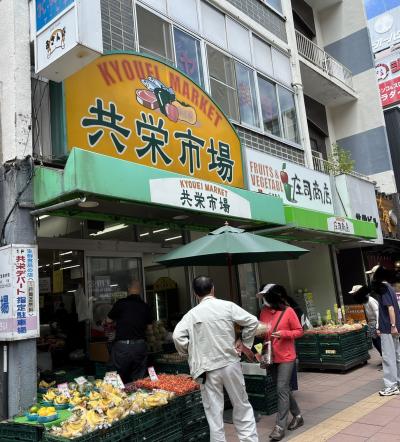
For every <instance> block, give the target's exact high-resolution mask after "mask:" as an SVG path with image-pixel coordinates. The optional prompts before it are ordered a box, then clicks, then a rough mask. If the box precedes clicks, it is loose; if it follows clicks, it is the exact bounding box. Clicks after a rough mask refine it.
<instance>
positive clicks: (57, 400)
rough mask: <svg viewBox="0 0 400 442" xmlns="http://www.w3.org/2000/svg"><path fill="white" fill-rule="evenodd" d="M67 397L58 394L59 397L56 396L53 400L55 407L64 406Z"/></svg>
mask: <svg viewBox="0 0 400 442" xmlns="http://www.w3.org/2000/svg"><path fill="white" fill-rule="evenodd" d="M68 400H69V399H68V398H67V396H64V395H63V394H60V395H59V396H56V397H55V398H54V403H55V404H57V405H64V404H66V403H67V402H68Z"/></svg>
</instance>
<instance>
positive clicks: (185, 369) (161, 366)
mask: <svg viewBox="0 0 400 442" xmlns="http://www.w3.org/2000/svg"><path fill="white" fill-rule="evenodd" d="M154 367H155V369H156V371H157V373H166V374H190V368H189V364H188V363H187V362H182V363H178V364H173V363H169V362H165V361H160V362H157V361H156V362H155V364H154Z"/></svg>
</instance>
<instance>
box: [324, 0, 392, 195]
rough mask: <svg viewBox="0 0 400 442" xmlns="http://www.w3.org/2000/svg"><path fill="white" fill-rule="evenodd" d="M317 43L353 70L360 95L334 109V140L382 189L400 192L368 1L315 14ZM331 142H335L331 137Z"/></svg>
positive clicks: (346, 0)
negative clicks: (368, 18) (372, 42)
mask: <svg viewBox="0 0 400 442" xmlns="http://www.w3.org/2000/svg"><path fill="white" fill-rule="evenodd" d="M315 18H316V20H317V22H318V24H317V36H318V45H319V46H320V47H323V48H324V49H325V51H326V52H328V53H329V54H330V55H332V56H333V57H335V58H336V59H337V60H338V61H339V62H341V63H342V64H343V65H344V66H346V67H347V68H348V69H350V70H351V71H352V73H353V87H354V89H355V90H356V92H357V94H358V99H357V100H354V101H353V102H350V103H347V104H344V105H341V106H337V107H330V109H329V111H328V119H329V120H330V121H329V123H330V125H331V126H332V128H333V131H334V134H335V141H336V142H337V143H338V144H339V145H340V146H341V147H343V148H345V149H347V150H348V151H349V152H350V153H351V154H352V157H353V159H354V160H355V170H357V171H358V172H360V173H363V174H365V175H370V176H373V177H374V179H376V180H377V182H378V186H379V187H380V189H381V190H382V191H384V192H387V193H393V192H395V191H396V187H395V183H394V180H393V174H392V172H391V170H392V162H391V158H390V151H389V145H388V141H387V136H386V132H385V121H384V118H383V112H382V108H381V103H380V97H379V89H378V84H377V80H376V74H375V65H374V60H373V55H372V50H371V45H370V41H369V36H368V29H367V21H366V17H365V12H364V4H363V0H344V1H343V2H341V3H338V4H336V5H334V6H332V7H330V8H326V9H324V10H323V11H321V12H320V13H318V14H315ZM331 141H332V140H331Z"/></svg>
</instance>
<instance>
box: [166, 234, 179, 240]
mask: <svg viewBox="0 0 400 442" xmlns="http://www.w3.org/2000/svg"><path fill="white" fill-rule="evenodd" d="M179 238H182V235H178V236H172V237H171V238H165V240H164V241H172V240H174V239H179Z"/></svg>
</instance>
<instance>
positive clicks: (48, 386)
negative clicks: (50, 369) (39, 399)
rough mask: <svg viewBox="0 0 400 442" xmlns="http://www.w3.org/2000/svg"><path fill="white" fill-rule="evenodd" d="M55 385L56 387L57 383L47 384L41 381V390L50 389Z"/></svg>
mask: <svg viewBox="0 0 400 442" xmlns="http://www.w3.org/2000/svg"><path fill="white" fill-rule="evenodd" d="M53 385H56V381H52V382H50V383H49V382H46V381H43V380H42V381H40V382H39V388H50V387H52V386H53Z"/></svg>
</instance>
